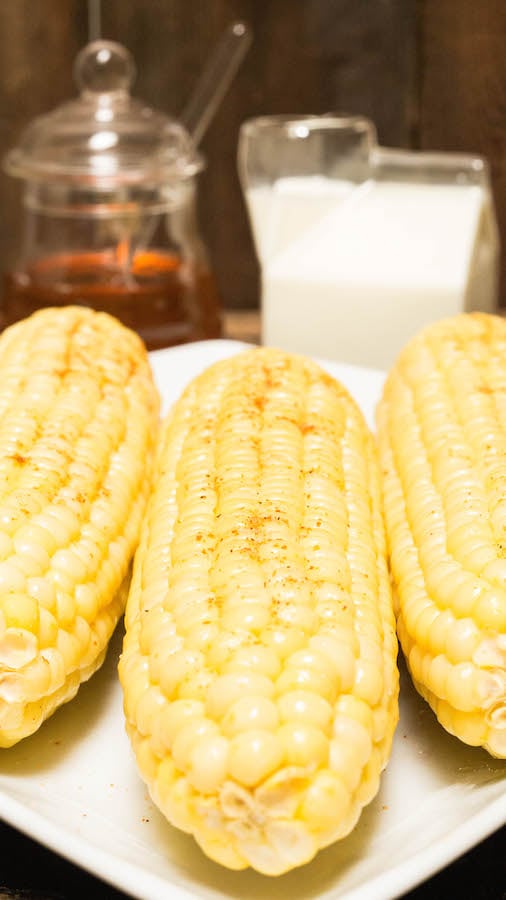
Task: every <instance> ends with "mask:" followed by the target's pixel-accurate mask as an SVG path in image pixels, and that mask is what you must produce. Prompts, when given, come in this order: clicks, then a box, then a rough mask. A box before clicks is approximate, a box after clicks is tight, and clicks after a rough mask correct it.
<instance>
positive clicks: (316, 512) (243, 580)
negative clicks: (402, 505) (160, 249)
mask: <svg viewBox="0 0 506 900" xmlns="http://www.w3.org/2000/svg"><path fill="white" fill-rule="evenodd" d="M120 678H121V681H122V685H123V689H124V704H125V713H126V720H127V729H128V732H129V735H130V737H131V740H132V743H133V746H134V749H135V752H136V755H137V760H138V764H139V768H140V771H141V774H142V776H143V778H144V779H145V780H146V782H147V784H148V785H149V787H150V790H151V793H152V796H153V798H154V800H155V802H156V803H157V804H158V806H159V807H160V808H161V810H162V811H163V812H164V814H165V815H166V816H167V818H168V819H169V820H170V821H171V822H172V823H173V824H174V825H176V826H177V827H179V828H181V829H183V830H185V831H187V832H190V833H192V834H194V836H195V838H196V840H197V841H198V843H199V844H200V845H201V847H202V848H203V849H204V851H205V852H206V853H207V854H208V855H209V856H210V857H212V858H213V859H215V860H217V861H218V862H220V863H222V864H224V865H226V866H229V867H230V868H235V869H240V868H244V867H246V866H248V865H249V866H253V867H254V868H256V869H258V870H259V871H261V872H264V873H267V874H272V875H276V874H279V873H281V872H284V871H286V870H288V869H291V868H293V867H294V866H298V865H301V864H302V863H305V862H307V861H308V860H309V859H311V858H312V857H313V856H314V854H315V853H316V851H317V850H318V849H319V848H320V847H324V846H326V845H328V844H330V843H331V842H333V841H335V840H336V839H338V838H340V837H343V836H344V835H346V834H347V833H348V832H349V831H350V830H351V829H352V828H353V826H354V824H355V822H356V821H357V818H358V816H359V814H360V810H361V808H362V807H363V806H364V804H366V803H368V802H369V801H370V800H371V799H372V797H373V796H374V795H375V793H376V791H377V789H378V784H379V776H380V772H381V770H382V768H383V767H384V766H385V764H386V761H387V758H388V755H389V751H390V745H391V741H392V735H393V731H394V728H395V724H396V721H397V715H398V713H397V691H398V675H397V668H396V639H395V632H394V620H393V612H392V608H391V595H390V587H389V578H388V574H387V567H386V559H385V539H384V532H383V523H382V517H381V511H380V499H379V473H378V469H377V461H376V456H375V448H374V446H373V441H372V438H371V435H370V434H369V432H368V430H367V428H366V426H365V424H364V422H363V419H362V416H361V414H360V413H359V411H358V409H357V407H356V406H355V404H354V402H353V401H352V400H351V398H350V397H349V395H348V394H347V393H346V392H345V390H344V389H343V388H342V387H341V386H340V385H338V384H337V383H336V382H335V381H334V380H333V379H331V378H330V377H329V376H328V375H326V374H325V373H324V372H323V371H322V370H321V369H320V368H319V367H317V366H316V365H314V364H312V363H310V362H309V361H307V360H304V359H303V358H301V357H296V356H290V355H288V354H285V353H282V352H280V351H275V350H260V349H255V350H252V351H249V352H246V353H244V354H240V355H238V356H237V357H234V358H233V359H230V360H225V361H223V362H220V363H218V364H216V365H215V366H213V367H211V368H210V369H209V370H208V371H207V372H206V373H204V374H203V375H202V376H200V377H199V378H197V379H196V380H195V381H194V382H193V383H192V384H191V385H190V386H189V388H188V389H187V390H186V391H185V393H184V395H183V396H182V398H181V399H180V400H179V402H178V403H176V405H175V406H174V407H173V409H172V411H171V413H170V415H169V418H168V420H167V422H166V424H165V426H164V428H163V430H162V436H161V441H160V448H159V457H158V466H157V473H156V475H155V485H154V491H153V494H152V497H151V500H150V504H149V506H148V511H147V515H146V517H145V521H144V527H143V532H142V536H141V543H140V547H139V550H138V553H137V555H136V561H135V566H134V575H133V580H132V585H131V590H130V594H129V600H128V604H127V610H126V637H125V643H124V648H123V654H122V657H121V661H120Z"/></svg>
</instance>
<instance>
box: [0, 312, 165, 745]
mask: <svg viewBox="0 0 506 900" xmlns="http://www.w3.org/2000/svg"><path fill="white" fill-rule="evenodd" d="M157 419H158V396H157V393H156V390H155V387H154V384H153V380H152V376H151V371H150V368H149V363H148V359H147V354H146V351H145V348H144V347H143V345H142V342H141V341H140V339H139V338H138V337H137V335H135V334H134V333H133V332H130V331H129V330H128V329H126V328H124V327H123V326H122V325H120V324H119V322H117V321H116V320H115V319H113V318H111V317H110V316H107V315H105V314H100V313H95V312H92V311H91V310H88V309H84V308H78V307H63V308H62V309H47V310H43V311H41V312H38V313H36V314H35V315H33V316H32V317H30V318H29V319H26V320H24V321H23V322H20V323H18V324H16V325H13V326H12V327H11V328H9V329H8V330H7V331H5V332H4V333H3V335H2V337H1V338H0V746H1V747H8V746H11V745H12V744H14V743H16V742H17V741H18V740H20V739H21V738H23V737H25V736H27V735H28V734H31V733H32V732H33V731H35V730H36V729H37V728H38V727H39V725H40V724H41V722H42V721H43V720H44V719H45V718H47V716H49V715H50V714H51V713H52V712H53V711H54V710H55V709H56V707H57V706H59V705H60V704H61V703H64V702H66V701H67V700H69V699H70V698H71V697H72V696H74V694H75V693H76V691H77V689H78V687H79V684H80V683H81V682H82V681H84V680H85V679H87V678H89V677H90V675H91V674H92V673H93V672H94V671H95V669H97V668H98V666H99V665H100V664H101V663H102V661H103V658H104V655H105V651H106V647H107V642H108V640H109V638H110V636H111V633H112V631H113V629H114V627H115V625H116V622H117V620H118V618H119V616H120V615H121V613H122V610H123V605H124V601H125V599H126V590H125V585H123V582H124V580H125V578H126V577H127V574H128V567H129V563H130V559H131V556H132V554H133V551H134V549H135V546H136V543H137V540H138V532H139V529H140V521H141V517H142V514H143V512H144V508H145V502H146V500H147V494H148V491H149V487H150V479H149V475H150V468H151V459H152V456H153V443H154V441H155V437H156V430H157Z"/></svg>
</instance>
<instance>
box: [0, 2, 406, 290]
mask: <svg viewBox="0 0 506 900" xmlns="http://www.w3.org/2000/svg"><path fill="white" fill-rule="evenodd" d="M414 11H415V0H304V2H296V3H294V2H293V0H269V2H264V3H258V2H256V0H213V2H212V3H203V2H202V0H185V2H179V0H178V2H176V0H172V2H168V0H142V2H141V0H137V2H133V0H132V2H130V3H125V2H124V0H107V2H103V3H102V32H103V36H104V37H107V38H111V39H115V40H119V41H120V42H122V43H124V44H126V45H127V46H128V47H129V49H130V50H131V51H132V52H133V54H134V56H135V59H136V63H137V69H138V77H137V81H136V85H135V93H136V95H137V96H139V97H141V98H143V99H144V100H145V101H146V102H147V103H149V104H150V105H152V106H156V107H159V108H161V109H163V110H164V111H166V112H170V113H173V114H177V115H178V114H180V112H181V110H182V108H183V106H184V104H185V102H186V100H187V98H188V96H189V94H190V92H191V90H192V87H193V85H194V84H195V81H196V79H197V77H198V74H199V72H200V71H201V68H202V65H203V61H204V60H205V58H206V56H207V55H208V53H209V52H210V51H211V48H212V47H213V45H214V44H215V42H216V41H217V40H218V39H219V37H220V35H221V34H222V32H223V30H224V29H225V27H226V26H227V25H228V24H229V23H230V22H231V21H233V20H235V19H246V20H247V21H248V22H249V23H250V24H251V27H252V29H253V32H254V43H253V46H252V48H251V49H250V51H249V53H248V56H247V58H246V61H245V63H244V64H243V67H242V68H241V70H240V72H239V74H238V76H237V79H236V81H235V82H234V84H233V86H232V88H231V90H230V92H229V94H228V96H227V97H226V99H225V101H224V103H223V105H222V107H221V109H220V111H219V112H218V114H217V116H216V118H215V120H214V122H213V123H212V125H211V127H210V129H209V132H208V134H207V135H206V136H205V139H204V141H203V150H204V153H205V155H206V157H207V160H208V168H207V170H206V172H205V173H204V175H203V176H202V179H201V191H200V211H201V222H202V231H203V234H204V236H205V239H206V241H207V243H208V246H209V248H210V251H211V255H212V261H213V264H214V268H215V270H216V273H217V277H218V281H219V285H220V288H221V293H222V296H223V298H224V302H225V304H226V306H228V307H253V306H255V305H256V304H257V302H258V285H257V265H256V261H255V256H254V252H253V246H252V241H251V236H250V231H249V226H248V223H247V218H246V213H245V209H244V204H243V200H242V197H241V193H240V188H239V183H238V179H237V173H236V146H237V135H238V130H239V126H240V123H241V122H242V121H243V120H244V119H245V118H247V117H249V116H255V115H260V114H266V113H275V112H293V113H306V112H315V113H319V112H325V111H328V110H344V111H350V112H356V113H364V114H367V115H370V116H371V117H372V118H373V119H374V120H375V122H376V124H377V127H378V130H379V134H380V137H381V139H382V140H383V141H384V142H386V143H390V144H397V145H399V144H400V145H407V144H408V143H409V141H410V135H411V130H412V107H413V97H414V96H415V95H416V91H415V89H414V77H415V72H414V59H415V54H414V53H413V46H414V36H415V15H414ZM86 33H87V32H86V4H85V3H84V2H83V0H81V2H78V0H37V3H33V2H30V0H16V2H12V0H11V2H8V3H1V4H0V61H1V62H0V66H1V67H2V68H0V125H1V123H2V122H3V123H4V127H3V128H1V129H0V154H1V155H3V154H4V153H5V151H6V150H7V149H8V148H9V147H10V146H12V143H13V141H14V140H15V139H16V137H17V135H18V133H19V130H20V128H21V127H22V126H23V125H24V124H26V123H27V122H28V120H29V119H30V118H31V117H32V116H33V115H34V114H36V113H41V112H44V111H47V110H48V109H50V108H52V107H53V106H55V105H56V103H59V102H61V100H63V99H64V98H66V97H70V96H72V95H73V94H74V93H75V88H74V86H73V83H72V77H71V66H72V60H73V58H74V56H75V53H76V51H77V49H78V48H79V47H80V46H82V44H83V43H84V42H85V40H86ZM12 83H15V84H16V85H17V86H16V88H15V89H14V88H12V86H9V85H10V84H12ZM15 191H16V185H15V182H13V181H12V180H11V179H9V178H7V176H1V177H0V204H1V205H2V208H3V210H4V214H3V228H2V229H1V232H0V263H1V264H2V266H3V267H4V268H5V265H6V264H7V261H8V260H9V259H10V258H11V251H12V248H13V246H14V245H15V243H16V241H17V237H18V234H19V229H20V215H19V207H18V206H17V205H16V202H15V201H16V199H17V198H16V197H15Z"/></svg>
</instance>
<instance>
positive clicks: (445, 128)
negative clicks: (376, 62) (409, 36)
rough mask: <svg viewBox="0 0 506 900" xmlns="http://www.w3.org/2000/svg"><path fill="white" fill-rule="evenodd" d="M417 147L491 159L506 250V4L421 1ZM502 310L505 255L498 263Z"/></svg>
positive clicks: (472, 0) (466, 0) (505, 295)
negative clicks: (454, 151)
mask: <svg viewBox="0 0 506 900" xmlns="http://www.w3.org/2000/svg"><path fill="white" fill-rule="evenodd" d="M419 15H420V19H419V61H420V73H419V122H418V143H419V145H420V147H422V148H427V149H431V150H433V149H438V150H463V151H466V152H471V153H478V154H481V155H484V156H486V157H487V158H488V160H489V162H490V165H491V172H492V184H493V191H494V198H495V204H496V210H497V217H498V222H499V231H500V234H501V237H502V245H503V248H504V247H506V55H505V53H504V47H505V44H506V3H504V0H480V2H479V3H477V2H475V0H423V2H422V3H421V5H420V10H419ZM501 261H502V273H501V291H500V293H501V305H503V306H504V305H505V302H506V255H505V254H504V252H503V253H502V256H501Z"/></svg>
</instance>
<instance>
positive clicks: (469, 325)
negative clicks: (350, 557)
mask: <svg viewBox="0 0 506 900" xmlns="http://www.w3.org/2000/svg"><path fill="white" fill-rule="evenodd" d="M378 431H379V445H380V455H381V463H382V469H383V473H384V478H383V483H384V500H385V514H386V521H387V531H388V537H389V543H390V554H391V566H392V571H393V576H394V580H395V587H396V595H397V599H396V603H397V605H398V609H397V616H398V620H397V624H398V633H399V639H400V642H401V644H402V648H403V650H404V653H405V656H406V659H407V663H408V666H409V669H410V672H411V675H412V678H413V681H414V684H415V686H416V688H417V690H418V691H419V692H420V694H421V695H422V696H423V697H425V699H426V700H427V701H428V703H429V704H430V705H431V707H432V709H433V710H434V711H435V713H436V715H437V717H438V719H439V721H440V722H441V724H442V725H443V726H444V727H445V728H446V729H447V730H448V731H449V732H451V733H452V734H454V735H456V736H457V737H459V738H460V739H461V740H463V741H465V742H466V743H467V744H471V745H476V746H480V745H481V746H483V747H485V748H486V749H487V750H488V751H489V752H490V753H491V754H492V755H494V756H498V757H505V756H506V321H504V320H503V319H501V318H499V317H495V316H488V315H485V314H463V315H460V316H457V317H454V318H451V319H446V320H443V321H441V322H438V323H436V324H434V325H432V326H430V327H429V328H427V329H426V330H425V331H423V332H422V333H421V334H420V335H419V336H418V337H416V338H415V339H414V340H413V341H412V342H411V343H410V344H409V345H408V346H407V347H406V348H405V350H404V351H403V352H402V353H401V355H400V357H399V359H398V361H397V364H396V365H395V367H394V368H393V370H392V372H391V373H390V375H389V377H388V380H387V383H386V386H385V391H384V396H383V399H382V401H381V403H380V406H379V409H378Z"/></svg>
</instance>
